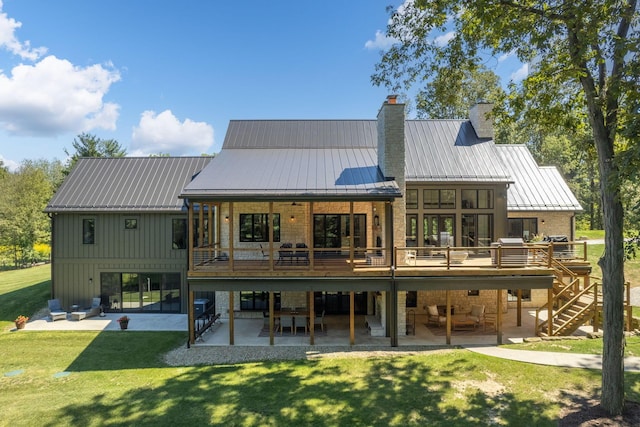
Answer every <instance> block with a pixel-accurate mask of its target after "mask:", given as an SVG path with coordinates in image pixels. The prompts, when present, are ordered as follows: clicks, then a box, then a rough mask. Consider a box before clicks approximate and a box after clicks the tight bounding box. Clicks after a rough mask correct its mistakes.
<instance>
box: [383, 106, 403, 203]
mask: <svg viewBox="0 0 640 427" xmlns="http://www.w3.org/2000/svg"><path fill="white" fill-rule="evenodd" d="M396 98H397V96H396V95H389V96H388V97H387V100H386V101H385V102H384V104H382V107H381V108H380V111H379V112H378V166H379V167H380V170H381V171H382V174H383V175H384V176H385V178H387V179H389V180H392V179H395V181H396V182H397V183H398V185H399V186H400V191H402V193H403V194H404V104H397V103H396Z"/></svg>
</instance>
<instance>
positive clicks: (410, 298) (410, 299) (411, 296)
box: [405, 291, 418, 307]
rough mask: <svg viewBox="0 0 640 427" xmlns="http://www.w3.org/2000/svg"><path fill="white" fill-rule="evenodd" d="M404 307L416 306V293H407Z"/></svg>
mask: <svg viewBox="0 0 640 427" xmlns="http://www.w3.org/2000/svg"><path fill="white" fill-rule="evenodd" d="M405 306H406V307H417V306H418V291H407V300H406V305H405Z"/></svg>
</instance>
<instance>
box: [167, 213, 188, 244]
mask: <svg viewBox="0 0 640 427" xmlns="http://www.w3.org/2000/svg"><path fill="white" fill-rule="evenodd" d="M171 242H172V247H173V249H187V220H186V219H173V220H171Z"/></svg>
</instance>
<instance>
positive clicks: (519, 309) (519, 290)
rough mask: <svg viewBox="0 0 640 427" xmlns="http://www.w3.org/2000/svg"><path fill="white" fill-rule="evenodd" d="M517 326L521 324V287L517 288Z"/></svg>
mask: <svg viewBox="0 0 640 427" xmlns="http://www.w3.org/2000/svg"><path fill="white" fill-rule="evenodd" d="M517 319H518V321H517V326H522V289H518V313H517Z"/></svg>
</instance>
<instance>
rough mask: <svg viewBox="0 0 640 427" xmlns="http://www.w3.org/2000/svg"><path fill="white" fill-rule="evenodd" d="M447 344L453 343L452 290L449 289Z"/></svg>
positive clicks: (447, 297) (447, 292) (447, 293)
mask: <svg viewBox="0 0 640 427" xmlns="http://www.w3.org/2000/svg"><path fill="white" fill-rule="evenodd" d="M446 299H447V308H446V310H447V345H451V292H449V290H448V289H447V291H446Z"/></svg>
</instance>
